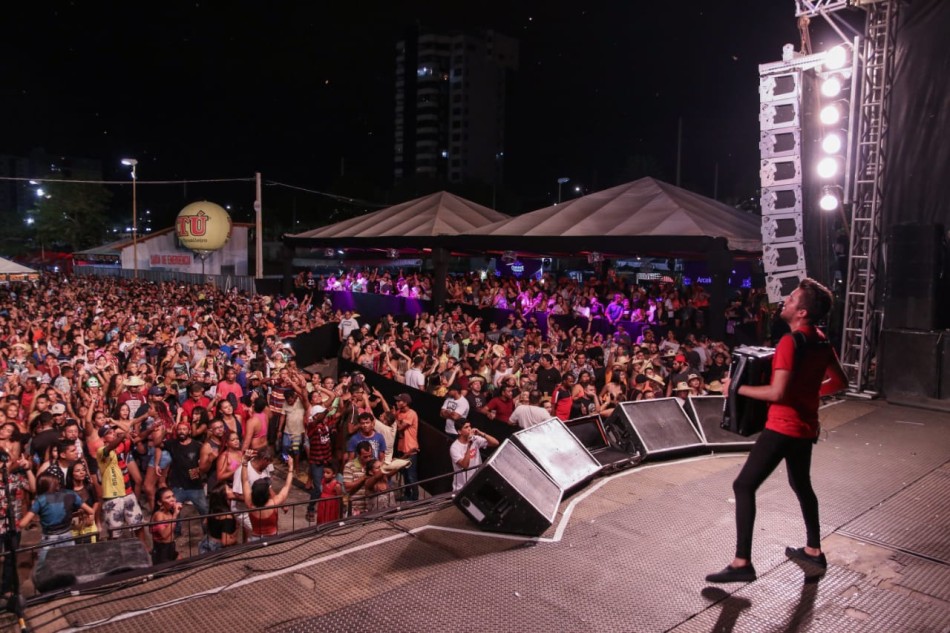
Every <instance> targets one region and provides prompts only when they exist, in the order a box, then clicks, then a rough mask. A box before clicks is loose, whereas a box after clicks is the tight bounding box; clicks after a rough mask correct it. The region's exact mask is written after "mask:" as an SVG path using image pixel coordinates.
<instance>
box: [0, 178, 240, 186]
mask: <svg viewBox="0 0 950 633" xmlns="http://www.w3.org/2000/svg"><path fill="white" fill-rule="evenodd" d="M0 180H13V181H22V182H35V183H41V182H52V183H57V182H69V183H78V184H84V185H131V184H132V181H131V180H79V179H76V178H18V177H13V176H0ZM136 182H137V184H139V185H182V184H191V183H195V182H254V179H253V178H201V179H196V180H191V179H189V180H138V181H136Z"/></svg>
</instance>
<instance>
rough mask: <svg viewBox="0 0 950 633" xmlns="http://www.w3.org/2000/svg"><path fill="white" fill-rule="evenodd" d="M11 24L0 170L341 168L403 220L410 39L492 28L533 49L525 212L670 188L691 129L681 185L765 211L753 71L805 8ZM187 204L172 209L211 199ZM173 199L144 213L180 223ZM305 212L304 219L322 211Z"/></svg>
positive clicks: (119, 13) (299, 6)
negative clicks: (402, 100) (644, 172)
mask: <svg viewBox="0 0 950 633" xmlns="http://www.w3.org/2000/svg"><path fill="white" fill-rule="evenodd" d="M6 12H7V16H6V17H5V20H4V21H5V23H6V26H7V29H6V31H7V34H6V36H5V37H4V38H0V40H2V41H0V47H2V58H3V60H4V62H5V63H4V71H5V73H4V74H5V77H4V81H3V87H2V88H0V89H2V90H3V103H4V111H5V115H4V116H3V117H2V124H3V126H4V129H3V133H2V134H0V153H4V154H13V155H25V154H26V153H27V152H29V150H30V149H31V148H34V147H43V148H45V149H46V150H47V151H48V152H50V153H51V154H63V155H71V156H83V157H90V158H97V159H100V160H102V163H103V168H104V174H103V175H104V177H105V178H106V179H121V178H127V177H128V171H127V168H123V167H122V166H121V165H119V159H120V158H122V157H123V156H134V157H136V158H137V159H138V160H139V161H140V165H139V170H140V171H139V177H140V179H141V180H140V182H142V184H143V185H145V184H146V181H149V180H156V179H201V178H233V177H251V176H253V173H254V172H255V171H261V172H262V173H263V176H264V178H265V179H267V180H274V181H280V182H284V183H290V184H293V185H297V186H300V187H305V188H310V189H318V190H321V191H326V190H328V189H329V188H331V187H333V186H334V183H335V182H337V179H338V175H339V172H340V168H341V164H342V165H343V166H344V167H345V173H346V175H347V177H348V178H350V179H352V180H356V181H361V182H365V183H366V184H367V186H368V187H369V186H372V188H374V190H375V191H378V192H379V193H378V194H376V201H379V202H399V201H401V200H391V199H387V196H391V195H393V193H392V192H391V191H390V189H391V187H392V182H391V180H392V146H393V102H394V88H393V85H394V80H395V78H394V75H395V42H396V41H397V40H398V39H399V38H400V37H401V35H402V33H403V31H404V29H405V27H406V26H407V25H411V24H414V23H419V24H421V25H423V26H424V27H429V28H432V29H463V30H474V29H479V28H492V29H495V30H497V31H499V32H501V33H503V34H506V35H509V36H512V37H515V38H517V39H518V40H519V46H520V69H519V71H518V72H517V74H516V75H515V79H514V93H513V94H512V95H511V101H510V103H511V109H510V120H509V129H510V138H509V145H508V147H507V148H506V159H507V164H506V170H507V171H506V185H507V187H508V188H509V189H510V190H511V191H512V192H513V193H515V194H516V195H517V196H518V197H519V198H520V200H521V201H522V202H521V204H522V208H521V210H529V209H533V208H538V207H540V206H545V205H546V204H549V203H550V202H551V201H552V196H553V195H555V193H554V192H555V191H556V180H557V178H558V177H570V178H572V180H573V181H576V182H579V183H581V184H583V186H584V187H585V188H587V189H588V190H596V189H602V188H606V187H609V186H613V185H615V184H619V183H621V182H624V181H625V180H626V178H624V175H625V174H628V173H631V170H632V171H636V169H637V167H636V166H637V165H643V164H648V165H654V166H655V168H654V169H655V171H656V172H657V173H658V174H659V175H660V176H661V177H662V178H663V179H664V180H667V181H669V182H673V181H674V180H675V157H676V138H677V121H678V119H680V118H682V124H683V144H682V151H683V163H682V184H683V186H686V187H688V188H691V189H693V190H696V191H699V192H700V193H704V194H706V195H712V194H713V187H714V174H715V172H716V168H717V164H718V195H719V198H720V199H725V200H733V199H737V198H740V197H743V196H750V195H752V194H753V193H754V190H755V187H756V184H757V181H758V119H757V112H758V64H760V63H764V62H770V61H775V60H778V59H780V58H781V49H782V45H783V44H785V43H787V42H791V43H795V44H796V48H797V45H798V44H797V43H798V32H797V28H796V21H795V16H794V2H792V0H784V1H778V0H730V1H729V2H698V1H695V2H689V1H688V2H657V3H652V2H644V1H639V0H638V1H633V0H622V1H621V0H614V1H608V2H589V3H583V2H552V1H548V2H506V3H492V2H477V3H473V2H466V3H461V2H445V1H444V0H443V1H441V2H392V1H387V2H282V3H268V4H266V5H265V3H261V2H254V3H250V2H217V3H206V2H191V3H183V2H163V3H135V2H122V3H117V2H101V3H100V2H32V3H13V4H11V5H10V6H9V7H8V8H7V9H6ZM820 22H821V21H820V20H816V21H815V22H814V23H813V30H812V38H813V46H814V48H815V50H821V49H822V48H823V47H824V41H823V40H824V39H825V38H824V36H825V34H826V29H825V28H823V27H824V25H823V24H821V23H820ZM631 163H632V164H633V167H632V168H631V167H630V164H631ZM180 187H181V186H180V185H179V186H177V187H175V196H176V197H177V198H182V197H185V196H190V197H194V194H195V193H198V190H197V189H196V188H192V190H191V191H189V192H182V191H180V190H179V189H180ZM241 187H243V189H241V193H238V194H234V193H233V192H228V193H227V194H225V193H221V190H210V191H209V192H205V191H201V193H207V195H208V196H209V197H212V199H214V198H215V197H216V196H217V198H218V199H220V198H221V197H222V196H225V195H227V196H234V195H237V196H238V197H240V196H242V195H245V196H246V199H245V200H241V201H240V206H241V207H243V208H246V209H248V210H249V208H250V201H251V199H252V196H253V190H252V189H251V188H249V186H248V185H241ZM163 192H164V193H167V187H166V188H161V187H160V186H158V185H154V186H152V187H150V188H149V189H148V190H147V191H145V190H143V194H142V195H143V197H144V198H145V200H146V202H145V203H146V204H147V203H148V198H149V196H151V198H152V200H153V202H154V203H155V204H158V205H159V206H160V205H161V204H162V203H163V202H162V201H164V200H166V198H169V201H168V202H167V204H168V205H169V206H170V207H171V206H176V205H177V204H178V200H176V199H175V198H174V197H171V196H167V195H164V196H163V195H162V193H163ZM121 195H122V194H121V193H120V199H121ZM299 195H300V196H301V198H300V200H301V202H300V204H301V208H306V200H307V199H308V198H307V196H308V195H310V194H299ZM268 196H269V193H268V192H265V206H266V204H267V202H268ZM275 200H279V201H280V204H281V205H285V206H286V205H287V204H289V203H288V202H287V199H286V198H281V197H280V196H271V197H270V201H271V202H273V201H275ZM293 204H294V205H295V206H296V204H297V201H296V199H295V201H294V203H293ZM502 210H506V209H502ZM175 211H177V209H175ZM284 211H286V208H285V209H284ZM237 219H240V218H237Z"/></svg>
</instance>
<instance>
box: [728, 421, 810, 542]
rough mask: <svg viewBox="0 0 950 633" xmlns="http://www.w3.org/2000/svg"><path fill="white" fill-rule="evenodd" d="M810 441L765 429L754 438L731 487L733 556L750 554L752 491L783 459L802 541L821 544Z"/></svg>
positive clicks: (752, 523) (753, 520)
mask: <svg viewBox="0 0 950 633" xmlns="http://www.w3.org/2000/svg"><path fill="white" fill-rule="evenodd" d="M812 445H813V441H812V440H808V439H801V438H797V437H790V436H788V435H783V434H781V433H776V432H775V431H772V430H769V429H765V430H764V431H762V434H761V435H759V439H758V440H756V442H755V446H753V447H752V452H751V453H749V458H748V459H747V460H746V462H745V466H743V467H742V471H741V472H740V473H739V476H738V477H736V480H735V481H734V482H732V489H733V491H734V492H735V495H736V558H744V559H751V558H752V530H753V526H754V525H755V492H756V490H758V489H759V486H761V485H762V482H764V481H765V480H766V479H768V477H769V475H771V474H772V472H773V471H774V470H775V468H776V467H777V466H778V465H779V464H780V463H781V462H782V460H783V459H784V460H785V463H786V467H787V468H788V483H789V485H790V486H791V487H792V490H793V491H795V495H796V496H797V497H798V503H799V504H800V505H801V508H802V518H804V519H805V532H806V541H805V543H806V545H807V546H808V547H814V548H816V549H817V548H820V547H821V527H820V525H819V524H818V497H816V496H815V491H814V490H812V487H811V476H810V474H809V471H810V470H811V449H812Z"/></svg>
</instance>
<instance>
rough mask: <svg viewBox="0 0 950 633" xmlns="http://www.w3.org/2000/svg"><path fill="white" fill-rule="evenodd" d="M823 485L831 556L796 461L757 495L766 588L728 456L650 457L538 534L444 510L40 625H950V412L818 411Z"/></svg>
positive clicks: (42, 617) (573, 503) (48, 610)
mask: <svg viewBox="0 0 950 633" xmlns="http://www.w3.org/2000/svg"><path fill="white" fill-rule="evenodd" d="M822 423H823V427H824V429H825V432H824V434H823V437H822V441H821V442H820V443H819V444H818V446H817V447H816V450H815V457H814V465H813V471H812V474H813V479H814V484H815V488H816V491H817V493H818V498H819V501H820V504H821V518H822V536H823V544H824V548H825V550H826V552H827V556H828V560H829V567H828V572H827V574H826V575H825V577H824V578H822V579H821V580H820V581H818V582H806V581H805V580H804V577H803V572H802V570H801V569H800V568H799V567H798V566H796V565H795V564H793V563H791V562H789V561H787V560H786V558H785V556H784V548H785V546H786V545H794V546H799V545H802V544H803V541H804V527H803V526H802V521H801V516H800V514H799V510H798V505H797V502H796V500H795V498H794V495H793V494H792V492H791V490H790V489H789V487H788V484H787V483H786V479H785V473H784V467H780V468H779V470H778V471H777V472H776V473H775V474H774V475H773V476H772V477H771V478H770V479H769V480H768V481H767V482H766V483H765V485H764V486H763V487H762V489H761V490H760V491H759V496H758V521H757V523H756V534H755V542H754V544H753V560H754V562H755V565H756V568H757V570H758V572H759V579H758V580H757V581H755V582H752V583H749V584H745V585H741V584H731V585H721V586H711V585H708V584H707V583H706V582H705V581H704V580H703V578H704V576H705V575H706V574H707V573H709V572H712V571H716V570H719V569H721V568H722V567H723V566H724V565H725V564H726V563H727V562H729V561H730V560H731V558H732V552H733V545H734V533H735V529H734V519H733V507H734V506H733V501H732V498H731V497H732V488H731V483H732V480H733V478H734V477H735V475H736V473H737V472H738V469H739V468H740V466H741V465H742V463H743V460H744V459H745V454H744V453H739V454H735V453H731V454H730V453H727V454H723V455H720V456H705V457H697V458H691V459H685V460H680V461H675V462H662V463H655V464H650V465H645V466H640V467H638V468H636V469H633V470H628V471H625V472H621V473H619V474H616V475H613V476H611V477H608V478H602V479H598V480H595V481H594V482H592V483H591V484H589V485H588V486H587V487H586V488H585V489H583V490H581V491H580V492H578V493H577V494H574V495H573V496H571V497H570V498H568V499H566V500H565V501H564V502H563V503H562V504H561V508H560V513H559V516H558V518H557V520H556V522H555V524H554V525H553V526H552V527H551V529H550V530H548V532H547V533H545V534H544V535H543V536H542V537H541V538H537V539H531V538H521V537H513V536H506V535H498V534H489V533H484V532H480V531H478V530H477V529H476V528H475V527H474V525H473V524H472V523H470V522H469V521H468V520H467V519H466V518H465V517H464V516H463V515H462V514H461V512H460V511H458V510H457V509H456V508H455V507H454V506H451V505H446V504H445V503H444V502H443V503H442V505H441V506H435V508H434V509H433V510H431V511H426V512H415V513H414V516H396V517H394V518H392V519H389V520H387V521H377V522H375V523H371V524H364V525H360V526H354V527H351V528H347V529H346V530H343V531H336V532H333V533H329V534H322V535H320V536H319V537H313V536H311V537H308V538H302V539H296V540H294V541H290V542H286V543H279V544H272V545H268V546H267V547H262V548H258V549H255V550H252V551H247V552H244V553H242V554H241V555H239V556H231V557H228V558H222V559H218V560H216V561H214V562H213V563H210V564H203V565H201V566H199V567H195V568H193V569H190V570H187V571H179V572H176V573H173V574H171V575H169V576H166V577H161V578H158V577H156V578H155V579H152V580H149V581H147V582H141V581H139V582H137V583H135V584H132V585H129V586H125V587H122V588H119V589H116V590H112V591H109V592H106V593H100V594H99V595H79V596H67V597H63V598H60V599H58V600H56V601H53V602H48V603H46V604H40V605H36V606H32V607H30V609H29V611H28V619H29V624H30V626H31V627H32V628H33V629H35V630H36V631H54V630H56V631H62V630H67V631H69V630H84V629H86V628H88V629H95V630H96V631H97V632H116V633H118V632H125V631H128V632H130V633H132V632H134V633H141V632H143V631H162V632H163V633H174V632H176V631H182V632H187V633H194V632H195V631H196V630H198V631H204V630H208V631H242V632H247V631H275V632H280V633H305V632H309V631H313V632H336V631H354V632H355V631H386V632H387V633H394V632H398V631H407V632H408V631H440V632H442V631H466V632H469V631H518V632H521V633H529V632H531V631H539V632H540V631H544V632H548V631H568V630H569V631H597V632H600V631H635V632H650V631H677V632H699V631H703V632H708V631H736V632H740V631H754V632H759V631H829V632H834V633H841V632H847V631H862V632H864V631H882V632H887V633H893V632H895V631H921V632H923V631H933V632H947V631H950V494H948V493H950V415H948V414H945V413H935V412H932V411H925V410H920V409H911V408H905V407H897V406H890V405H888V404H886V403H883V402H866V401H844V402H840V403H836V404H834V405H832V406H829V407H826V408H825V409H823V411H822Z"/></svg>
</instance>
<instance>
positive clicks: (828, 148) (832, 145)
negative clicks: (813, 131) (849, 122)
mask: <svg viewBox="0 0 950 633" xmlns="http://www.w3.org/2000/svg"><path fill="white" fill-rule="evenodd" d="M841 146H842V141H841V134H840V133H839V132H830V133H829V134H828V135H827V136H826V137H825V138H823V139H822V141H821V149H822V151H824V152H825V153H826V154H837V153H838V152H840V151H841Z"/></svg>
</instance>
